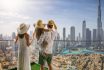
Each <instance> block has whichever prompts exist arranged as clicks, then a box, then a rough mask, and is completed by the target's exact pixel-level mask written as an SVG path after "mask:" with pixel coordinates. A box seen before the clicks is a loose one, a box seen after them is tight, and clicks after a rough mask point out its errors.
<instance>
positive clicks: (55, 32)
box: [51, 30, 58, 40]
mask: <svg viewBox="0 0 104 70" xmlns="http://www.w3.org/2000/svg"><path fill="white" fill-rule="evenodd" d="M51 34H52V40H54V39H55V38H56V37H57V34H58V33H57V31H56V30H55V31H52V33H51Z"/></svg>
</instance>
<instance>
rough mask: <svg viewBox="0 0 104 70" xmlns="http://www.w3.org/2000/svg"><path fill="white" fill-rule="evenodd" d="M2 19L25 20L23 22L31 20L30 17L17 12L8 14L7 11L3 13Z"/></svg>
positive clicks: (0, 13) (1, 14) (0, 15)
mask: <svg viewBox="0 0 104 70" xmlns="http://www.w3.org/2000/svg"><path fill="white" fill-rule="evenodd" d="M0 17H1V18H16V19H23V20H27V19H30V17H29V16H25V15H21V14H19V13H16V12H6V11H1V12H0Z"/></svg>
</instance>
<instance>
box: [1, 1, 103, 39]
mask: <svg viewBox="0 0 104 70" xmlns="http://www.w3.org/2000/svg"><path fill="white" fill-rule="evenodd" d="M0 1H1V2H0V3H2V4H1V7H0V10H1V12H0V15H1V17H0V18H1V19H0V25H1V26H0V34H3V35H5V36H6V35H11V34H12V32H17V30H16V29H17V27H18V25H19V24H20V23H22V22H26V23H27V24H30V25H31V27H30V29H29V32H30V31H34V27H33V24H34V23H36V22H37V20H38V19H42V20H43V22H45V23H47V22H48V20H49V19H53V20H54V21H55V22H56V25H57V26H58V32H59V34H60V36H61V38H62V37H63V36H62V34H63V28H64V27H65V29H66V36H68V35H69V34H70V28H71V26H74V27H75V36H78V35H79V33H80V35H81V37H82V24H83V21H84V20H85V21H86V28H89V29H90V30H91V31H92V30H93V29H97V16H98V14H97V13H98V7H97V6H98V4H97V3H98V0H92V1H91V0H88V1H85V0H84V1H83V0H79V1H76V0H73V1H72V0H69V1H67V0H65V1H64V2H63V1H60V0H57V1H50V0H46V1H44V2H43V1H40V0H39V1H37V0H36V3H37V4H36V5H35V6H36V7H37V8H38V7H41V6H43V5H44V7H43V8H44V10H43V9H42V10H43V12H44V14H43V12H39V11H40V9H34V8H33V7H32V8H33V11H34V12H35V13H37V12H39V13H37V14H38V15H36V14H35V13H31V14H30V13H27V12H25V11H27V10H28V9H30V7H31V6H34V4H35V3H34V1H30V2H29V3H27V2H28V1H24V0H23V1H22V3H20V5H19V6H21V7H22V6H23V8H24V10H22V9H21V8H20V7H18V4H19V2H20V1H17V3H18V4H16V7H11V6H8V9H7V8H6V7H7V6H5V4H8V5H9V4H10V2H8V3H7V2H6V0H4V1H2V0H0ZM4 2H6V3H4ZM13 2H14V1H13ZM80 2H82V3H81V4H80ZM14 3H15V2H14ZM48 3H49V4H48ZM21 4H23V5H21ZM28 4H29V5H28ZM45 4H46V5H45ZM103 5H104V1H103V0H101V10H102V11H101V14H102V15H101V17H102V18H101V19H102V28H103V26H104V25H103V22H104V20H103V19H104V16H103V14H104V13H103V12H104V8H103ZM3 6H4V7H3ZM24 6H25V7H24ZM27 6H28V9H26V7H27ZM47 6H49V8H50V9H49V8H47ZM61 7H62V8H61ZM16 8H17V9H16ZM13 9H14V10H13ZM55 9H57V10H55ZM45 10H46V11H45ZM51 10H52V11H53V13H52V15H51V14H50V13H45V12H50V11H51ZM21 11H23V12H24V14H23V12H21ZM30 11H32V9H30ZM59 11H62V13H63V14H61V12H60V13H59V14H58V12H59ZM77 12H78V13H77ZM12 14H14V15H12ZM33 15H34V16H33ZM35 15H36V16H35ZM5 16H7V18H5ZM45 16H46V17H45ZM13 19H14V20H13ZM20 19H21V20H20ZM4 20H6V21H4ZM103 29H104V28H103Z"/></svg>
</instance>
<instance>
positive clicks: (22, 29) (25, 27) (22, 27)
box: [17, 23, 30, 34]
mask: <svg viewBox="0 0 104 70" xmlns="http://www.w3.org/2000/svg"><path fill="white" fill-rule="evenodd" d="M29 27H30V25H28V24H25V23H22V24H20V26H19V27H18V28H17V32H18V33H19V34H24V33H26V32H27V31H28V29H29Z"/></svg>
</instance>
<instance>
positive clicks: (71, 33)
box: [70, 26, 75, 41]
mask: <svg viewBox="0 0 104 70" xmlns="http://www.w3.org/2000/svg"><path fill="white" fill-rule="evenodd" d="M70 36H71V37H70V40H71V41H75V27H74V26H72V27H71V28H70Z"/></svg>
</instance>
